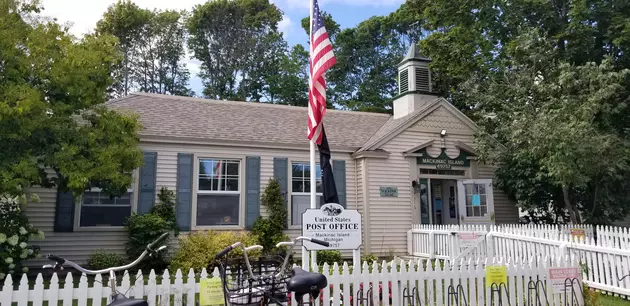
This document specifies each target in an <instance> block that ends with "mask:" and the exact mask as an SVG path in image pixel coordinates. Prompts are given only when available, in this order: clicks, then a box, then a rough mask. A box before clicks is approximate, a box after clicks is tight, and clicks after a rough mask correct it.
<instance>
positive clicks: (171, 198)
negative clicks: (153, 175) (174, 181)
mask: <svg viewBox="0 0 630 306" xmlns="http://www.w3.org/2000/svg"><path fill="white" fill-rule="evenodd" d="M158 200H159V201H158V202H157V203H156V204H155V205H154V206H153V207H152V208H151V213H152V214H154V215H158V216H160V217H161V218H162V219H164V221H166V222H168V223H169V224H170V225H171V228H172V229H173V231H175V234H176V235H177V234H178V233H179V228H178V227H177V220H176V214H175V192H174V191H172V190H169V189H168V188H166V187H162V188H160V192H159V193H158Z"/></svg>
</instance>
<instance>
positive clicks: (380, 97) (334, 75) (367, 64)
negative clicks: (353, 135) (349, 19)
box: [302, 5, 421, 113]
mask: <svg viewBox="0 0 630 306" xmlns="http://www.w3.org/2000/svg"><path fill="white" fill-rule="evenodd" d="M323 18H324V24H325V25H326V29H327V30H328V32H329V34H330V36H331V37H332V40H331V41H332V43H333V51H334V52H335V56H336V58H337V64H336V65H335V66H333V67H332V69H331V70H330V72H329V73H328V75H327V79H326V81H327V82H328V83H329V84H330V86H329V87H328V91H329V93H328V94H327V97H328V101H329V103H330V105H331V106H332V105H338V106H340V107H342V108H346V109H351V110H358V111H371V112H389V113H391V112H392V111H393V109H392V100H393V98H394V97H395V96H396V95H397V94H398V87H397V74H398V63H400V61H401V60H402V58H403V57H404V55H405V53H406V51H407V49H408V47H409V46H410V44H411V42H417V40H418V39H419V37H420V35H421V31H420V29H421V28H420V26H419V24H418V22H417V20H416V19H415V18H413V15H412V12H411V11H410V10H409V9H408V8H407V6H406V5H403V6H401V7H400V8H399V9H398V10H397V11H395V12H393V13H391V14H389V15H387V16H374V17H371V18H369V19H368V20H365V21H363V22H361V23H359V24H358V25H357V26H356V27H354V28H348V29H344V30H342V31H340V30H339V25H338V24H336V23H335V22H334V21H333V20H332V17H331V16H330V15H328V14H326V13H324V16H323ZM308 24H309V18H308V17H307V18H304V19H303V20H302V27H303V28H304V30H305V31H306V33H307V34H308V33H309V30H308Z"/></svg>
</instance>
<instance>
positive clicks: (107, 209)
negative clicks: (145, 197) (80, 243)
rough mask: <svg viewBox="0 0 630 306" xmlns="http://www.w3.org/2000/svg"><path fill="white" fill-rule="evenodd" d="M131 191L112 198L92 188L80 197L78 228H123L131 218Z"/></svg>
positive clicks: (132, 193) (98, 189)
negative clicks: (128, 218)
mask: <svg viewBox="0 0 630 306" xmlns="http://www.w3.org/2000/svg"><path fill="white" fill-rule="evenodd" d="M133 195H134V192H133V189H128V190H127V192H126V193H125V194H123V195H122V196H120V197H113V196H110V195H108V194H107V193H105V192H103V191H102V190H101V189H100V188H92V189H90V190H89V191H86V192H84V193H83V195H82V196H81V203H80V205H81V208H80V212H79V227H99V226H124V224H125V221H126V220H127V217H129V216H131V209H132V199H133Z"/></svg>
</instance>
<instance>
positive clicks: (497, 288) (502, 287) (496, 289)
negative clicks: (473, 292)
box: [490, 282, 512, 306]
mask: <svg viewBox="0 0 630 306" xmlns="http://www.w3.org/2000/svg"><path fill="white" fill-rule="evenodd" d="M503 290H505V295H506V296H507V298H508V299H507V304H508V306H512V303H510V290H509V289H508V287H507V285H506V284H505V283H503V282H501V283H500V284H498V285H497V283H492V285H490V305H495V304H494V294H495V293H498V294H499V303H498V304H497V305H495V306H503Z"/></svg>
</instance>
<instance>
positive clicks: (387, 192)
mask: <svg viewBox="0 0 630 306" xmlns="http://www.w3.org/2000/svg"><path fill="white" fill-rule="evenodd" d="M379 191H380V194H381V197H397V196H398V187H380V190H379Z"/></svg>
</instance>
